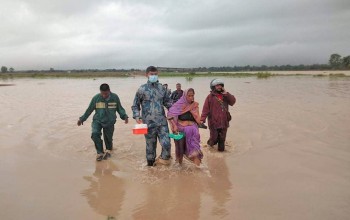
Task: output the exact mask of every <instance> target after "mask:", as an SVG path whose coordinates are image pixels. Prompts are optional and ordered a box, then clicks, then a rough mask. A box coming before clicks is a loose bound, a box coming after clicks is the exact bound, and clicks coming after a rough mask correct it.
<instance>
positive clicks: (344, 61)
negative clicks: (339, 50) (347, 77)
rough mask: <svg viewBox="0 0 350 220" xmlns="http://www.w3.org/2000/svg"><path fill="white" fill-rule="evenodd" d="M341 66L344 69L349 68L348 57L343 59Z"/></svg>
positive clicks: (349, 57) (349, 60)
mask: <svg viewBox="0 0 350 220" xmlns="http://www.w3.org/2000/svg"><path fill="white" fill-rule="evenodd" d="M343 65H344V67H345V68H350V56H346V57H344V58H343Z"/></svg>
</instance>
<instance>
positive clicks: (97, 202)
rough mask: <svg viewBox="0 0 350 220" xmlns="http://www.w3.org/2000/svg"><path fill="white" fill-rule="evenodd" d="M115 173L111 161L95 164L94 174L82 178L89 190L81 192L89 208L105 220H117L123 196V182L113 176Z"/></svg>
mask: <svg viewBox="0 0 350 220" xmlns="http://www.w3.org/2000/svg"><path fill="white" fill-rule="evenodd" d="M115 171H118V168H117V167H116V165H115V164H114V163H113V162H112V161H111V160H108V161H102V162H96V169H95V172H94V173H93V174H92V175H91V176H84V179H85V180H86V181H88V182H89V188H88V189H85V190H83V191H82V192H81V194H82V195H83V196H84V197H86V199H87V202H88V203H89V205H90V206H91V208H92V209H94V210H95V212H97V213H99V214H101V215H103V216H107V219H117V216H118V214H119V212H120V210H121V206H122V204H123V200H124V196H125V189H124V182H123V180H122V179H121V178H119V177H117V176H115V175H113V172H115Z"/></svg>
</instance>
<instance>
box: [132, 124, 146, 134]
mask: <svg viewBox="0 0 350 220" xmlns="http://www.w3.org/2000/svg"><path fill="white" fill-rule="evenodd" d="M132 133H133V134H147V133H148V127H147V124H136V125H135V127H134V128H133V129H132Z"/></svg>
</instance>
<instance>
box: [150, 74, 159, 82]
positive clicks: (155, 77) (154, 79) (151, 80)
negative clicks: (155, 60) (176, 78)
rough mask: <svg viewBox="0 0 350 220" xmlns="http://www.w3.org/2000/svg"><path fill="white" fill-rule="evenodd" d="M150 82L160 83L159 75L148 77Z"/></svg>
mask: <svg viewBox="0 0 350 220" xmlns="http://www.w3.org/2000/svg"><path fill="white" fill-rule="evenodd" d="M148 80H149V81H150V82H151V83H155V82H157V81H158V75H150V76H149V77H148Z"/></svg>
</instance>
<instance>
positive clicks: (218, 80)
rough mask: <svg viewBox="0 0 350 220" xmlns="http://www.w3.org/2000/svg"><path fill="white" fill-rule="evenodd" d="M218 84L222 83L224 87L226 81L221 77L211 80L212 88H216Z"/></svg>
mask: <svg viewBox="0 0 350 220" xmlns="http://www.w3.org/2000/svg"><path fill="white" fill-rule="evenodd" d="M216 85H222V87H224V81H222V80H221V79H213V80H212V81H211V82H210V89H211V90H214V89H215V86H216Z"/></svg>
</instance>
